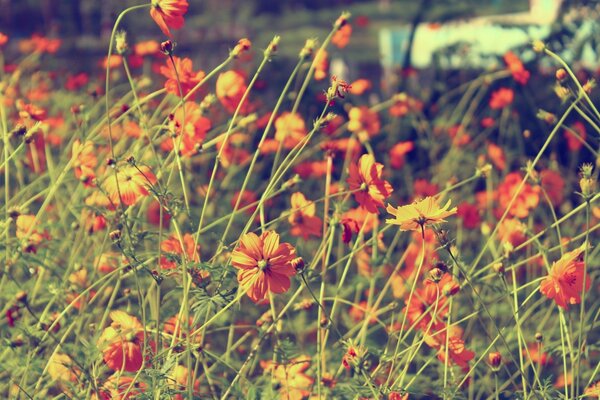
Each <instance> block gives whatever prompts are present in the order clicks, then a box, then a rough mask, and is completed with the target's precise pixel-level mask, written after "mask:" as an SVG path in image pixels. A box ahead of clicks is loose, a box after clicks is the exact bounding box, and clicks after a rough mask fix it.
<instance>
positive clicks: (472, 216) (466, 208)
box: [456, 202, 481, 229]
mask: <svg viewBox="0 0 600 400" xmlns="http://www.w3.org/2000/svg"><path fill="white" fill-rule="evenodd" d="M456 214H457V215H458V216H459V217H460V218H461V219H462V220H463V226H464V227H465V228H467V229H475V228H479V225H481V214H480V212H479V207H477V206H476V205H475V204H471V203H467V202H464V203H461V204H459V205H458V209H457V212H456Z"/></svg>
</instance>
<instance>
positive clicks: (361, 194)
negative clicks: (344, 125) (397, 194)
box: [346, 154, 394, 214]
mask: <svg viewBox="0 0 600 400" xmlns="http://www.w3.org/2000/svg"><path fill="white" fill-rule="evenodd" d="M382 172H383V164H380V163H377V162H375V158H374V157H373V156H372V155H370V154H364V155H362V156H361V157H360V159H359V160H358V164H354V163H352V164H350V168H349V171H348V179H347V181H346V182H348V187H349V189H350V190H351V191H353V192H354V198H355V199H356V201H357V202H358V203H359V204H360V205H362V206H363V207H365V208H366V209H367V211H369V212H371V213H374V214H378V213H379V211H378V207H381V208H383V201H384V200H385V199H387V198H388V197H390V196H391V195H392V192H393V191H394V189H393V188H392V185H390V183H389V182H388V181H386V180H383V179H381V175H382Z"/></svg>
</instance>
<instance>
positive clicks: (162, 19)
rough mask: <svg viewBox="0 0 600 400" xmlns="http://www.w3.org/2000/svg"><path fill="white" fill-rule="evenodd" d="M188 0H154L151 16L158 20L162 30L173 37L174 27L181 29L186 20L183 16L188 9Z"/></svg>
mask: <svg viewBox="0 0 600 400" xmlns="http://www.w3.org/2000/svg"><path fill="white" fill-rule="evenodd" d="M188 7H189V5H188V2H187V0H152V8H150V16H151V17H152V19H153V20H154V22H156V24H157V25H158V27H159V28H160V30H161V31H163V33H164V34H165V35H167V36H168V37H172V36H173V35H172V34H171V31H170V29H169V28H172V29H181V28H182V27H183V24H184V23H185V20H184V19H183V16H184V15H185V13H187V11H188Z"/></svg>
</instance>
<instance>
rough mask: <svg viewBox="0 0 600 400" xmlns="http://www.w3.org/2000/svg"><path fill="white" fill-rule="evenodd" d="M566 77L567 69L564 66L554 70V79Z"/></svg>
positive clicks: (559, 79) (558, 79)
mask: <svg viewBox="0 0 600 400" xmlns="http://www.w3.org/2000/svg"><path fill="white" fill-rule="evenodd" d="M566 77H567V71H565V70H564V68H560V69H558V70H557V71H556V80H557V81H563V80H564V79H565V78H566Z"/></svg>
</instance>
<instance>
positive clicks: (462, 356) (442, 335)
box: [425, 324, 475, 371]
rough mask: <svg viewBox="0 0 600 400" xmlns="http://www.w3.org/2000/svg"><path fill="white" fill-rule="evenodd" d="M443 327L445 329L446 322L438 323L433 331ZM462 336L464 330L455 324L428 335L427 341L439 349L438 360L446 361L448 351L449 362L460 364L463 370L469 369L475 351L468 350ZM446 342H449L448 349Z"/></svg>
mask: <svg viewBox="0 0 600 400" xmlns="http://www.w3.org/2000/svg"><path fill="white" fill-rule="evenodd" d="M442 329H444V324H437V326H436V327H435V328H434V329H432V331H433V332H435V331H440V330H442ZM462 336H463V330H462V329H461V328H460V327H458V326H455V325H453V326H449V327H448V329H447V330H444V331H442V332H439V333H437V332H436V333H433V335H426V339H425V342H426V343H427V344H428V345H429V346H431V347H433V348H436V349H438V353H437V357H438V360H440V361H442V362H444V363H445V362H446V361H445V360H446V353H448V362H449V363H450V364H455V365H458V366H459V367H461V368H462V370H463V371H468V369H469V361H471V360H472V359H473V358H474V357H475V353H474V352H472V351H470V350H467V348H466V347H465V342H464V340H463V339H462ZM446 343H447V344H448V348H447V349H446Z"/></svg>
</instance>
